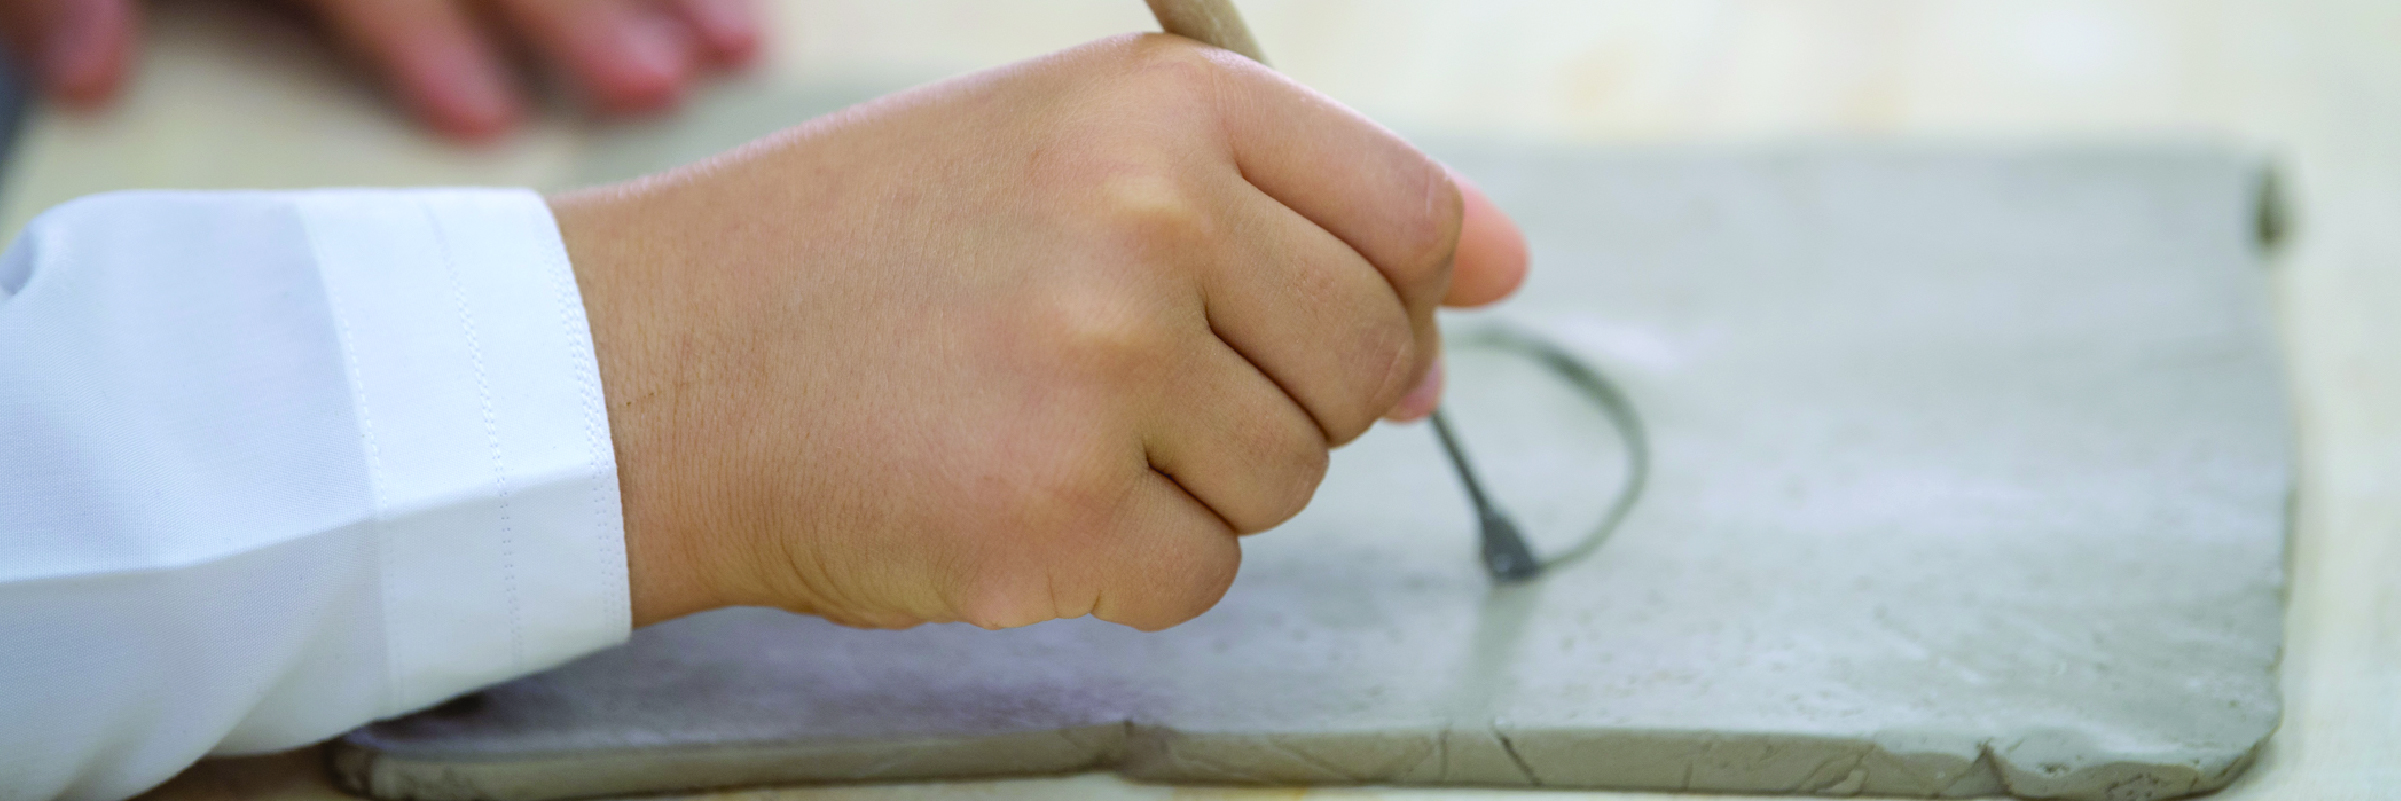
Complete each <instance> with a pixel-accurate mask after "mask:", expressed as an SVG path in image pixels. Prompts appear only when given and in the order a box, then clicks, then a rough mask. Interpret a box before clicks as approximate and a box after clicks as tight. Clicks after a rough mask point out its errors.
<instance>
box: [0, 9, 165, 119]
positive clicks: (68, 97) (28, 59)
mask: <svg viewBox="0 0 2401 801" xmlns="http://www.w3.org/2000/svg"><path fill="white" fill-rule="evenodd" d="M0 27H4V28H5V30H6V32H7V36H8V41H9V46H10V47H12V48H14V49H15V50H16V51H17V55H18V57H19V60H20V63H23V64H25V65H27V66H28V67H29V68H30V71H31V73H32V75H33V78H34V81H35V83H36V84H37V85H39V86H40V87H41V90H42V91H43V92H45V93H48V94H49V95H50V96H51V97H53V98H55V99H57V100H58V101H59V102H61V103H64V104H66V105H68V106H70V107H75V108H92V107H95V106H98V105H100V104H101V103H104V102H106V101H108V100H109V99H110V98H112V97H115V96H116V94H117V91H118V89H119V88H120V87H121V86H123V85H124V83H125V76H126V72H127V70H128V69H129V67H130V64H131V61H132V54H133V45H134V40H135V38H136V36H137V34H138V30H137V29H138V28H139V27H140V16H139V11H138V9H137V8H136V7H135V6H134V4H133V0H23V1H22V2H15V3H8V4H6V5H5V6H0Z"/></svg>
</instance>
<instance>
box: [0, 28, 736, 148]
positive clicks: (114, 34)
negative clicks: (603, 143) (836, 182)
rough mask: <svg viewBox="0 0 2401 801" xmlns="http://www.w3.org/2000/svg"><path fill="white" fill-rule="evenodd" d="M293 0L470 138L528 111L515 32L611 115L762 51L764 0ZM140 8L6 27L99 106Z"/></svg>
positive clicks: (84, 99)
mask: <svg viewBox="0 0 2401 801" xmlns="http://www.w3.org/2000/svg"><path fill="white" fill-rule="evenodd" d="M287 2H291V3H293V4H295V5H298V6H300V7H302V8H304V9H305V10H307V11H309V12H311V13H312V14H313V15H314V16H315V17H317V18H318V19H319V20H320V21H322V22H324V23H325V24H326V25H327V27H329V28H330V29H331V30H332V31H333V32H334V33H335V34H336V35H337V36H338V37H340V38H341V39H342V40H343V41H344V42H345V43H346V44H348V45H349V46H350V47H351V48H352V49H354V50H356V51H357V52H358V53H359V54H361V55H362V56H364V57H365V58H366V60H367V61H369V62H370V63H372V64H373V65H374V67H375V68H376V69H377V70H378V71H379V72H381V73H382V75H383V77H384V79H385V80H386V81H388V82H390V84H391V85H392V87H393V89H394V91H395V92H396V93H397V94H398V95H399V96H400V99H401V100H402V101H403V102H405V103H407V104H408V106H409V108H410V109H411V110H412V111H414V112H415V113H416V114H417V116H418V117H420V118H422V119H423V120H424V121H425V122H426V123H427V124H429V125H431V126H433V127H434V128H436V129H438V130H440V131H442V132H443V133H446V134H450V135H452V136H456V137H459V138H463V139H484V138H489V137H492V136H496V135H498V134H500V133H502V132H505V131H507V130H508V129H509V128H510V127H511V126H512V125H513V124H514V123H515V121H516V119H517V117H518V115H519V113H520V106H521V104H522V101H521V99H520V98H519V97H518V94H517V90H516V89H515V88H514V87H512V86H511V84H510V78H509V73H508V71H507V70H506V69H505V68H504V67H503V62H502V57H501V44H502V41H501V40H500V38H499V37H501V36H509V37H517V38H522V39H524V40H525V41H526V42H527V43H529V44H530V45H531V46H532V49H533V50H534V51H535V52H536V53H537V54H539V55H540V56H541V57H542V58H543V59H545V60H547V61H549V62H550V63H552V64H555V65H557V66H558V67H559V68H560V69H561V70H562V71H563V72H564V73H565V74H567V75H568V76H570V77H571V79H572V80H574V81H575V82H576V83H577V85H578V87H579V88H580V89H581V90H582V92H583V94H584V96H585V97H586V98H588V99H589V101H590V102H591V103H592V104H593V105H594V106H595V107H597V108H598V109H600V110H601V111H603V112H608V113H640V112H647V111H654V110H658V109H663V108H666V107H669V106H672V105H674V104H675V102H676V100H677V98H678V96H679V95H680V94H681V93H682V91H683V87H684V84H685V82H687V81H689V80H690V79H691V78H692V77H693V75H694V74H695V73H697V72H699V71H701V70H705V69H710V68H723V67H734V66H739V65H741V64H743V63H746V62H748V61H749V60H750V59H751V57H752V56H753V55H754V54H756V53H757V51H758V47H759V37H760V34H759V19H758V12H757V9H756V8H755V6H754V5H753V0H287ZM484 11H489V12H491V13H489V14H484V13H480V12H484ZM138 17H139V8H138V2H137V0H0V35H5V37H6V38H7V40H8V43H9V46H10V48H11V49H12V50H13V51H14V52H15V53H17V54H18V55H19V56H21V57H22V58H23V61H25V62H26V63H27V65H28V66H29V67H30V68H31V69H30V73H31V74H32V75H33V77H34V79H35V82H36V83H37V84H38V85H39V86H40V87H41V89H42V90H43V91H44V92H47V93H49V94H50V95H52V96H54V97H56V98H58V99H59V100H61V101H63V102H64V103H66V104H67V105H69V106H77V107H87V108H88V107H93V106H97V105H100V104H102V103H104V102H106V101H108V100H109V99H110V98H111V97H113V96H114V95H115V94H116V92H117V89H118V86H119V85H120V84H121V83H123V82H124V80H125V73H126V70H127V65H128V63H129V62H130V60H131V53H132V50H133V48H134V46H135V44H136V41H135V39H136V36H137V29H138V28H139V19H138ZM485 20H489V21H491V22H493V23H496V24H494V25H489V26H488V25H485V24H483V21H485Z"/></svg>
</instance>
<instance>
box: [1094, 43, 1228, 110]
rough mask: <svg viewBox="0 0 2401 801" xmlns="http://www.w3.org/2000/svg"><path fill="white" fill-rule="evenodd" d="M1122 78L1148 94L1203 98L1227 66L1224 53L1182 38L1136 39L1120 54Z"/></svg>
mask: <svg viewBox="0 0 2401 801" xmlns="http://www.w3.org/2000/svg"><path fill="white" fill-rule="evenodd" d="M1119 52H1120V53H1121V54H1122V55H1123V57H1124V59H1125V64H1124V69H1123V72H1122V74H1123V75H1125V76H1126V77H1127V79H1129V80H1133V81H1137V82H1140V83H1141V84H1143V88H1144V89H1145V90H1146V91H1158V92H1172V93H1173V94H1167V95H1163V96H1166V97H1202V96H1205V95H1202V94H1201V92H1202V91H1206V90H1207V89H1208V88H1209V86H1210V85H1212V84H1214V83H1216V81H1217V80H1218V79H1219V78H1220V74H1221V73H1222V72H1223V71H1224V70H1225V69H1226V67H1227V64H1226V62H1225V60H1224V59H1223V58H1221V57H1220V55H1221V54H1223V51H1220V50H1218V49H1216V48H1213V47H1208V46H1205V45H1202V44H1200V43H1198V42H1195V41H1192V40H1190V39H1186V38H1184V37H1181V36H1168V35H1165V34H1150V35H1145V36H1136V37H1134V38H1133V39H1132V40H1131V41H1130V42H1129V43H1128V46H1127V47H1125V48H1123V49H1122V50H1120V51H1119Z"/></svg>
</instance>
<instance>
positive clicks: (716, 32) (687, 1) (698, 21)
mask: <svg viewBox="0 0 2401 801" xmlns="http://www.w3.org/2000/svg"><path fill="white" fill-rule="evenodd" d="M667 2H668V5H669V6H671V7H672V9H673V10H674V12H675V14H676V16H677V17H678V18H679V19H682V20H683V22H684V24H685V25H687V26H690V28H691V29H692V32H693V34H694V38H695V40H696V41H697V42H698V43H699V45H700V47H699V52H700V55H702V56H703V57H704V60H705V61H707V62H709V63H710V64H714V65H716V66H720V67H739V66H742V65H744V64H748V63H750V61H751V59H753V58H757V57H758V54H759V42H760V41H761V40H762V39H763V38H764V36H763V35H762V32H761V27H762V23H761V20H760V19H759V5H758V3H757V2H756V0H667Z"/></svg>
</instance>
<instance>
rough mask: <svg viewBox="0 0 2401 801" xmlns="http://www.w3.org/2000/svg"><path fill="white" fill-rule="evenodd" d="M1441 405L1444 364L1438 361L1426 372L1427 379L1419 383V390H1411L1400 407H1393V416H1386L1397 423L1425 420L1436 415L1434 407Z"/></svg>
mask: <svg viewBox="0 0 2401 801" xmlns="http://www.w3.org/2000/svg"><path fill="white" fill-rule="evenodd" d="M1441 404H1442V362H1441V361H1440V360H1437V361H1435V362H1434V366H1433V367H1431V368H1428V369H1427V370H1426V377H1425V379H1424V380H1421V381H1418V382H1417V388H1416V389H1412V390H1409V394H1408V396H1406V397H1403V398H1401V403H1400V405H1399V406H1394V407H1392V414H1390V415H1386V419H1389V420H1392V421H1393V422H1396V423H1409V422H1415V421H1418V420H1423V419H1425V417H1426V416H1427V415H1430V414H1433V413H1434V407H1436V406H1439V405H1441Z"/></svg>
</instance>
